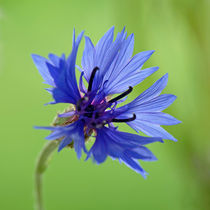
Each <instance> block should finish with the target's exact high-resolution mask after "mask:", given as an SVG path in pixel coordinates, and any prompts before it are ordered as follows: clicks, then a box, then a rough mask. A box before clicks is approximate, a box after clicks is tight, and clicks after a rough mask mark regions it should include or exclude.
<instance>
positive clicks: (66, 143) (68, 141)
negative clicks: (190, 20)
mask: <svg viewBox="0 0 210 210" xmlns="http://www.w3.org/2000/svg"><path fill="white" fill-rule="evenodd" d="M72 141H73V139H72V138H71V137H70V136H67V137H65V138H64V139H63V140H62V141H61V143H60V144H59V147H58V152H60V151H61V150H62V149H63V148H64V147H66V146H67V145H69V144H70V143H71V142H72Z"/></svg>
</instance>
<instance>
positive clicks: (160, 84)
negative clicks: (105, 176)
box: [32, 27, 180, 177]
mask: <svg viewBox="0 0 210 210" xmlns="http://www.w3.org/2000/svg"><path fill="white" fill-rule="evenodd" d="M82 37H83V32H82V33H80V34H79V36H78V37H77V39H76V40H75V31H74V33H73V44H72V52H71V53H70V55H69V56H68V57H67V58H66V57H65V55H62V56H61V57H58V56H56V55H54V54H49V59H46V58H43V57H41V56H39V55H32V58H33V60H34V63H35V65H36V67H37V68H38V70H39V72H40V74H41V75H42V77H43V79H44V82H45V83H47V84H48V85H50V86H52V87H51V88H49V89H48V91H49V92H50V93H51V94H52V96H53V99H54V101H53V102H51V104H56V103H68V104H73V108H71V109H69V110H68V111H66V112H65V113H63V114H60V115H59V116H58V117H59V118H62V119H64V121H63V123H62V124H60V125H56V126H52V127H37V128H39V129H47V130H50V131H52V132H51V134H50V135H49V136H47V137H46V139H48V140H55V139H59V140H60V145H59V148H58V151H60V150H62V149H63V148H64V147H66V146H69V145H71V146H73V147H74V149H75V151H76V153H77V156H78V158H80V157H81V155H82V151H84V152H85V153H86V155H87V157H86V159H89V158H90V157H92V159H93V160H94V161H95V162H96V163H98V164H100V163H102V162H104V161H105V160H106V158H107V156H110V157H112V158H113V159H118V160H119V161H120V162H123V163H125V164H126V165H127V166H128V167H130V168H132V169H133V170H135V171H136V172H138V173H140V174H141V175H142V176H143V177H145V176H146V174H147V173H146V172H145V171H144V169H143V168H142V167H141V166H140V164H139V162H138V160H143V161H154V160H156V157H155V156H154V155H153V153H152V152H151V151H150V150H149V149H148V148H147V147H145V145H147V144H150V143H153V142H163V140H162V139H170V140H173V141H176V139H175V138H174V137H173V136H172V135H171V134H169V133H168V132H167V131H165V130H164V129H163V128H162V127H161V126H160V125H174V124H177V123H180V121H178V120H176V119H175V118H174V117H172V116H170V115H168V114H166V113H163V112H162V110H164V109H165V108H167V107H168V106H169V105H170V104H172V103H173V101H174V100H175V99H176V97H175V96H174V95H170V94H162V95H160V94H161V91H162V90H163V89H164V88H165V86H166V84H167V79H168V75H167V74H166V75H165V76H163V77H162V78H161V79H159V80H158V81H157V82H155V83H154V84H153V85H152V86H151V87H150V88H149V89H147V90H146V91H144V92H143V93H141V94H140V95H139V96H138V97H137V98H136V99H134V100H133V101H132V102H130V103H128V104H127V105H124V106H120V105H119V104H120V103H121V102H122V101H124V100H126V97H127V95H128V94H129V93H130V92H131V91H132V90H133V87H134V86H135V85H137V84H139V83H140V82H142V81H143V80H144V79H145V78H147V77H148V76H150V75H151V74H152V73H154V72H155V71H157V70H158V67H151V68H147V69H144V70H142V67H143V64H144V63H145V62H146V61H147V60H148V59H149V58H150V56H151V55H152V54H153V52H154V51H145V52H140V53H138V54H136V55H135V56H133V57H132V54H133V47H134V36H133V34H131V35H129V36H128V37H127V33H126V32H125V29H123V30H122V31H121V32H120V33H118V34H117V37H116V39H115V40H114V38H113V37H114V27H112V28H111V29H110V30H108V31H107V32H106V33H105V35H104V36H103V37H102V38H101V39H100V40H99V42H98V43H97V45H96V46H94V45H93V43H92V41H91V39H90V38H89V37H86V36H85V49H84V52H83V57H82V63H81V67H79V66H77V68H78V69H79V71H80V72H81V76H80V79H79V87H78V85H77V80H76V75H75V67H76V56H77V50H78V47H79V44H80V42H81V39H82ZM84 80H86V82H87V84H88V85H85V83H84ZM113 94H118V95H117V96H115V97H112V95H113ZM115 123H116V124H117V123H127V124H128V125H129V126H130V127H131V128H133V129H134V130H135V131H137V132H139V131H141V132H143V133H145V134H146V135H148V136H149V137H145V136H140V135H137V134H131V133H126V132H122V131H119V130H118V128H117V127H115V125H116V124H115ZM89 136H92V137H94V138H95V142H94V144H93V146H92V147H91V148H90V150H87V149H86V147H85V141H86V140H87V139H88V137H89Z"/></svg>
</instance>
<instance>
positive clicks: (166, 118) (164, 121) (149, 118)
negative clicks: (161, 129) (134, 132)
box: [136, 112, 181, 125]
mask: <svg viewBox="0 0 210 210" xmlns="http://www.w3.org/2000/svg"><path fill="white" fill-rule="evenodd" d="M136 117H137V119H139V120H141V121H146V122H149V123H153V124H157V125H176V124H179V123H181V121H179V120H177V119H176V118H174V117H172V116H171V115H169V114H166V113H163V112H140V113H136Z"/></svg>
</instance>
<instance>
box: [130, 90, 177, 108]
mask: <svg viewBox="0 0 210 210" xmlns="http://www.w3.org/2000/svg"><path fill="white" fill-rule="evenodd" d="M175 99H176V96H175V95H172V94H162V95H160V96H157V97H156V98H154V99H151V100H150V101H147V102H145V103H140V104H139V103H138V104H135V106H132V109H133V110H135V111H138V112H158V111H162V110H164V109H166V108H167V107H169V106H170V105H171V104H172V103H173V102H174V101H175ZM135 111H134V112H135Z"/></svg>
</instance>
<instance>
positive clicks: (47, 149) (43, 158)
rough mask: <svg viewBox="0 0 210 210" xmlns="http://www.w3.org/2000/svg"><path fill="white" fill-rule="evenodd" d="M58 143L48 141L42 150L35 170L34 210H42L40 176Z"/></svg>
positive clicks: (56, 141)
mask: <svg viewBox="0 0 210 210" xmlns="http://www.w3.org/2000/svg"><path fill="white" fill-rule="evenodd" d="M58 144H59V141H58V140H53V141H49V142H48V143H47V144H46V145H45V146H44V148H43V149H42V151H41V153H40V155H39V157H38V160H37V163H36V169H35V196H36V197H35V198H36V200H35V204H36V206H35V209H36V210H44V208H43V201H42V175H43V173H44V171H45V170H46V169H47V167H48V163H49V160H50V158H51V156H52V153H53V152H54V151H55V149H56V148H57V147H58Z"/></svg>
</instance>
